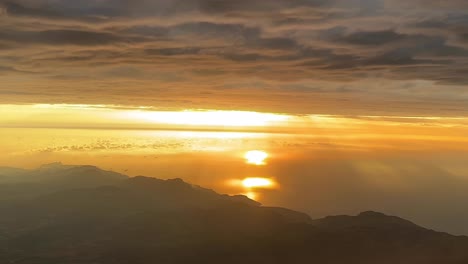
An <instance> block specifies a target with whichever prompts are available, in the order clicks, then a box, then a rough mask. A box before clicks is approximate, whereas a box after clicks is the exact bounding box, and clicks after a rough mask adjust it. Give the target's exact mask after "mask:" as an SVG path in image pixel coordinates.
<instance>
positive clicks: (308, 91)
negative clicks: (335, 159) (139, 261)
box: [0, 0, 468, 115]
mask: <svg viewBox="0 0 468 264" xmlns="http://www.w3.org/2000/svg"><path fill="white" fill-rule="evenodd" d="M467 7H468V6H467V4H466V1H456V0H449V1H444V2H441V1H435V0H434V1H411V3H408V1H402V0H351V1H349V0H348V1H345V0H333V1H324V0H288V1H286V0H272V1H252V0H249V1H247V0H238V1H227V0H190V1H188V0H156V1H149V0H133V1H129V0H100V1H96V0H86V1H69V0H34V1H32V0H16V1H15V0H10V1H0V25H1V26H0V63H1V64H0V65H1V66H0V84H1V85H0V95H1V96H0V98H2V99H1V103H31V102H34V103H51V102H52V103H62V102H65V103H100V104H123V105H151V106H155V107H161V108H222V109H233V108H235V109H249V110H263V111H275V112H293V113H329V114H337V113H351V114H352V113H356V114H364V113H369V112H373V113H379V114H382V113H385V114H402V113H404V114H408V115H431V114H435V113H437V114H438V115H440V114H441V113H442V115H466V114H467V113H468V106H467V105H468V104H467V101H468V89H466V85H467V83H468V70H467V69H468V67H467V66H468V12H465V11H463V10H466V8H467ZM434 106H436V107H437V109H434ZM390 107H391V108H392V109H389V108H390Z"/></svg>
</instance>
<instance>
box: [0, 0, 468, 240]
mask: <svg viewBox="0 0 468 264" xmlns="http://www.w3.org/2000/svg"><path fill="white" fill-rule="evenodd" d="M466 10H468V1H464V0H463V1H462V0H453V1H436V0H424V1H423V0H415V1H403V0H330V1H322V0H268V1H266V0H265V1H252V0H236V1H227V0H226V1H223V0H154V1H147V0H131V1H130V0H100V1H96V0H82V1H68V0H53V1H50V0H12V1H1V0H0V151H1V155H0V166H15V167H24V168H30V169H32V168H37V167H38V166H40V165H41V164H44V163H50V162H57V161H60V162H63V163H65V164H92V165H97V166H99V167H102V168H104V169H108V170H115V171H118V172H121V173H125V174H128V175H130V176H136V175H149V176H155V177H160V178H174V177H180V178H184V179H186V180H188V181H190V182H193V183H195V184H200V185H203V186H206V187H209V188H214V189H216V190H217V191H220V192H226V193H231V194H235V193H240V192H241V193H244V194H247V195H249V196H250V197H255V199H257V200H260V201H261V202H264V203H266V204H268V205H281V206H286V207H290V208H293V209H298V210H303V211H306V212H308V213H310V214H311V215H312V216H316V217H319V216H324V215H329V214H342V213H356V212H359V211H365V210H376V211H384V212H387V213H390V214H396V215H400V216H403V217H405V218H408V219H412V220H413V219H414V220H417V221H418V223H421V224H423V225H427V226H430V227H434V228H440V229H441V230H448V229H452V231H453V232H454V233H466V234H468V228H466V224H465V223H466V222H468V213H465V212H466V208H464V207H463V205H462V204H464V203H461V202H460V201H466V200H467V199H468V196H467V194H468V165H466V164H468V158H467V157H468V155H467V154H468V137H467V135H468V88H467V84H468V71H467V69H468V37H467V36H468V16H467V14H466ZM249 153H250V154H249Z"/></svg>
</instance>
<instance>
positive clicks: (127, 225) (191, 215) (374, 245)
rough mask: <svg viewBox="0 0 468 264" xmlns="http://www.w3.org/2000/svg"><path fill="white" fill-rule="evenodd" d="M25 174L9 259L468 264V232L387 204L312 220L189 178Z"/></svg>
mask: <svg viewBox="0 0 468 264" xmlns="http://www.w3.org/2000/svg"><path fill="white" fill-rule="evenodd" d="M38 171H40V172H38ZM47 172H49V173H50V175H47ZM88 173H89V174H88ZM33 175H34V176H33ZM37 175H40V177H39V176H37ZM22 177H24V179H32V178H34V181H29V182H28V181H25V180H24V179H22V180H21V182H20V183H16V184H11V183H9V184H4V185H0V190H2V188H8V190H9V193H10V196H9V197H10V198H9V199H3V200H2V199H0V212H1V217H0V263H15V264H46V263H47V264H59V263H60V264H62V263H70V264H91V263H102V264H127V263H128V264H150V263H151V264H152V263H158V264H159V263H224V264H231V263H255V264H258V263H322V264H335V263H336V264H338V263H340V264H342V263H345V264H358V263H359V264H375V263H379V264H387V263H388V264H390V263H391V264H394V263H399V264H466V263H468V238H467V237H458V236H452V235H449V234H445V233H439V232H435V231H432V230H428V229H425V228H422V227H419V226H418V225H416V224H414V223H412V222H409V221H407V220H404V219H401V218H398V217H394V216H387V215H384V214H381V213H378V212H364V213H361V214H359V215H357V216H329V217H326V218H323V219H315V220H312V219H311V218H310V217H309V216H307V215H306V214H303V213H300V212H295V211H292V210H288V209H285V208H274V207H265V206H262V205H260V204H259V203H257V202H255V201H252V200H250V199H248V198H246V197H243V196H228V195H220V194H218V193H216V192H214V191H212V190H209V189H205V188H202V187H200V186H195V185H191V184H189V183H186V182H184V181H183V180H181V179H172V180H159V179H155V178H148V177H143V176H139V177H135V178H128V177H125V176H122V175H120V174H115V173H111V172H106V171H102V170H100V169H98V168H96V167H93V166H66V165H62V164H54V165H47V166H45V167H41V168H39V169H38V170H34V171H31V172H28V175H26V174H25V175H23V176H22ZM38 179H43V180H44V182H42V181H38ZM77 179H79V180H77ZM58 182H60V184H57V183H58ZM84 183H86V184H84ZM98 183H99V184H98ZM5 186H7V187H5ZM51 186H52V187H53V188H50V187H51ZM38 190H39V191H38ZM27 191H29V193H30V195H29V196H28V195H24V193H25V192H27ZM15 193H16V195H15ZM17 193H21V194H22V195H18V194H17Z"/></svg>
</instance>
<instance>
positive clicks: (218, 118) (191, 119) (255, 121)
mask: <svg viewBox="0 0 468 264" xmlns="http://www.w3.org/2000/svg"><path fill="white" fill-rule="evenodd" d="M127 116H128V117H129V118H133V119H143V120H147V121H151V122H154V123H162V124H173V125H191V126H227V127H261V126H268V125H273V124H275V123H277V122H284V121H287V120H288V119H289V117H288V116H286V115H279V114H271V113H257V112H247V111H188V110H187V111H180V112H156V111H132V112H130V113H128V115H127Z"/></svg>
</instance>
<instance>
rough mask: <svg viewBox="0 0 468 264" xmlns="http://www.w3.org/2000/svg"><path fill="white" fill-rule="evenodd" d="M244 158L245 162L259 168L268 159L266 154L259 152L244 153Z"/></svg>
mask: <svg viewBox="0 0 468 264" xmlns="http://www.w3.org/2000/svg"><path fill="white" fill-rule="evenodd" d="M244 158H245V159H246V160H247V163H248V164H253V165H259V166H260V165H265V164H266V163H265V160H266V159H267V158H268V153H266V152H265V151H261V150H251V151H247V152H246V153H245V155H244Z"/></svg>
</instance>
